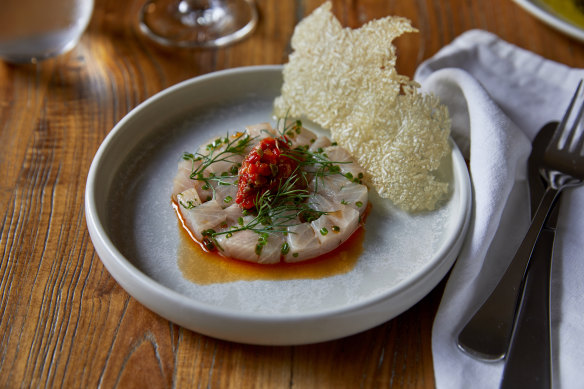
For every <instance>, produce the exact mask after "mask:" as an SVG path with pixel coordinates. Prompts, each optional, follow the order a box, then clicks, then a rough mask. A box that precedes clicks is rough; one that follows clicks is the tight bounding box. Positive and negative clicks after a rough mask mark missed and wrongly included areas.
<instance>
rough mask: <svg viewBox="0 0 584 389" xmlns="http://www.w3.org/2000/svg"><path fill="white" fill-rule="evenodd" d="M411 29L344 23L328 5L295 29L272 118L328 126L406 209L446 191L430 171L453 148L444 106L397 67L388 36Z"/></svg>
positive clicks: (428, 206)
mask: <svg viewBox="0 0 584 389" xmlns="http://www.w3.org/2000/svg"><path fill="white" fill-rule="evenodd" d="M414 31H416V29H415V28H413V27H412V26H411V25H410V22H409V21H408V20H407V19H405V18H401V17H392V16H389V17H385V18H382V19H378V20H373V21H370V22H368V23H367V24H365V25H363V26H362V27H361V28H359V29H350V28H343V27H342V26H341V24H340V23H339V21H338V20H337V19H336V18H335V17H334V15H333V14H332V12H331V4H330V2H327V3H325V4H323V5H322V6H320V7H319V8H317V9H316V10H315V11H314V12H313V13H312V14H310V15H309V16H307V17H306V18H304V19H303V20H302V21H301V22H300V23H299V24H298V25H297V26H296V29H295V30H294V35H293V37H292V48H293V50H294V51H293V53H292V54H290V58H289V62H288V63H287V64H286V65H284V84H283V86H282V90H281V96H279V97H278V98H276V100H275V102H274V111H275V114H276V115H277V116H280V117H284V116H289V117H306V118H308V119H310V120H312V121H314V122H315V123H317V124H319V125H321V126H322V127H323V128H326V129H328V130H330V131H331V135H332V137H333V138H334V139H335V140H336V141H337V142H338V143H339V144H340V145H341V146H343V147H344V148H346V149H347V150H348V151H349V152H351V154H352V155H353V156H354V157H355V158H356V159H357V160H358V162H359V164H361V166H363V168H364V169H365V170H366V172H367V175H368V177H367V178H368V180H369V182H370V184H371V185H372V186H373V187H374V188H375V189H376V190H377V192H378V193H379V195H380V196H381V197H384V198H389V199H390V200H392V201H393V202H394V203H395V204H396V205H398V206H399V207H401V208H403V209H405V210H408V211H422V210H432V209H435V208H436V207H437V203H438V201H439V200H440V199H441V198H443V196H444V194H445V193H446V192H447V191H448V184H447V183H444V182H439V181H437V180H436V178H435V176H434V174H433V173H432V171H434V170H436V169H437V168H438V166H439V165H440V160H441V159H442V157H443V156H445V155H447V153H449V151H450V146H449V144H448V137H449V134H450V119H449V116H448V112H447V109H446V107H445V106H443V105H441V104H440V103H439V102H438V99H437V98H436V97H435V96H432V95H423V94H421V93H420V92H419V91H418V89H417V88H418V85H417V84H416V83H415V82H414V81H411V80H410V79H409V78H408V77H407V76H403V75H399V74H398V73H397V72H396V70H395V63H396V54H395V47H394V46H393V45H392V44H391V42H392V40H393V39H394V38H396V37H398V36H400V35H401V34H403V33H404V32H414Z"/></svg>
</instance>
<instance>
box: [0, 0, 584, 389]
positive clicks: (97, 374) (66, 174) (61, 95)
mask: <svg viewBox="0 0 584 389" xmlns="http://www.w3.org/2000/svg"><path fill="white" fill-rule="evenodd" d="M141 3H142V0H127V1H124V0H97V1H96V5H95V12H94V15H93V18H92V21H91V24H90V26H89V28H88V30H87V32H86V33H85V35H84V36H83V39H82V40H81V42H80V44H79V45H78V46H77V47H76V48H75V49H74V50H73V51H72V52H71V53H69V54H67V55H64V56H61V57H58V58H56V59H52V60H48V61H45V62H41V63H39V64H36V65H26V66H13V65H8V64H5V63H2V62H0V172H1V179H0V188H1V190H0V210H1V211H2V214H1V215H0V216H1V227H0V234H1V239H0V242H1V243H0V249H1V261H0V387H40V386H42V387H45V386H49V387H70V388H85V387H96V386H102V387H115V386H119V387H140V388H143V387H171V386H172V387H210V388H219V387H221V388H223V387H236V388H239V387H269V388H274V387H299V388H307V387H315V388H325V387H329V388H341V387H346V388H356V387H408V388H409V387H421V388H432V387H434V373H433V367H432V354H431V342H430V339H431V327H432V321H433V318H434V315H435V312H436V310H437V308H438V304H439V302H440V298H441V294H442V290H443V287H444V282H443V283H441V284H440V286H439V287H437V288H436V289H435V290H434V291H433V292H431V293H430V294H429V295H428V296H427V297H426V298H424V299H423V300H422V301H421V302H419V303H418V304H417V305H415V306H414V307H413V308H411V309H410V310H408V311H407V312H405V313H403V314H402V315H400V316H399V317H397V318H395V319H393V320H391V321H389V322H387V323H385V324H383V325H380V326H378V327H376V328H373V329H371V330H369V331H366V332H364V333H361V334H358V335H354V336H350V337H348V338H345V339H340V340H336V341H331V342H326V343H321V344H315V345H307V346H296V347H259V346H249V345H242V344H235V343H230V342H226V341H221V340H216V339H212V338H209V337H206V336H202V335H199V334H196V333H193V332H191V331H189V330H185V329H183V328H181V327H179V326H177V325H174V324H172V323H170V322H168V321H167V320H165V319H163V318H161V317H159V316H158V315H156V314H154V313H152V312H150V311H149V310H147V309H146V308H145V307H144V306H142V305H141V304H140V303H138V302H137V301H136V300H134V299H133V298H132V297H130V296H129V295H128V294H127V293H126V292H125V291H124V290H123V289H122V288H121V287H120V286H119V285H118V284H117V283H116V282H115V281H114V280H113V278H112V277H111V276H110V275H109V273H108V272H107V270H106V269H105V268H104V266H103V265H102V263H101V262H100V260H99V258H98V257H97V255H96V253H95V251H94V248H93V246H92V243H91V241H90V238H89V234H88V232H87V228H86V225H85V219H84V217H85V215H84V209H83V196H84V186H85V180H86V176H87V172H88V169H89V166H90V163H91V160H92V158H93V155H94V153H95V152H96V150H97V148H98V147H99V145H100V143H101V142H102V140H103V139H104V137H105V136H106V134H107V133H108V132H109V131H110V130H111V129H112V127H113V126H114V125H115V123H116V122H117V121H118V120H120V119H121V118H122V117H123V116H124V115H125V114H127V113H128V112H129V111H130V110H131V109H132V108H134V107H135V106H136V105H137V104H139V103H140V102H141V101H143V100H145V99H146V98H148V97H149V96H151V95H153V94H154V93H156V92H158V91H160V90H162V89H164V88H166V87H169V86H171V85H173V84H175V83H177V82H179V81H182V80H185V79H188V78H191V77H194V76H197V75H200V74H204V73H208V72H211V71H215V70H219V69H225V68H231V67H236V66H246V65H258V64H278V63H283V62H286V60H287V56H288V53H289V41H290V37H291V34H292V31H293V28H294V26H295V24H296V23H297V22H298V21H299V18H301V17H302V16H303V15H306V14H308V13H309V12H311V11H312V10H313V9H314V8H316V6H318V5H319V4H320V3H321V1H317V0H304V1H303V0H296V1H292V0H283V1H276V0H260V1H258V7H259V10H260V14H261V20H260V23H259V27H258V29H257V30H256V31H255V33H254V34H253V36H252V37H250V38H249V39H247V40H245V41H244V42H241V43H239V44H237V45H235V46H232V47H229V48H226V49H220V50H208V51H197V50H184V49H183V50H174V49H172V50H171V49H165V48H162V47H159V46H157V45H156V44H153V43H151V42H150V41H149V40H147V39H146V38H144V37H143V36H142V35H141V34H140V32H139V31H138V29H137V25H136V20H137V13H138V10H139V7H140V6H141ZM334 12H335V14H336V15H337V16H338V18H339V19H340V20H341V22H342V23H343V24H344V25H346V26H351V27H358V26H359V25H361V24H362V23H363V22H365V21H368V20H370V19H373V18H378V17H382V16H385V15H389V14H395V15H401V16H405V17H408V18H410V19H411V20H412V22H413V24H414V25H415V26H417V27H418V28H419V29H420V33H419V34H417V35H408V36H405V37H402V38H399V40H398V41H397V47H398V53H399V63H398V70H399V71H400V72H401V73H403V74H406V75H409V76H412V75H413V73H414V71H415V68H416V67H417V65H418V64H419V63H420V62H421V61H423V60H424V59H426V58H428V57H430V56H432V55H433V54H435V53H436V52H437V50H439V49H440V48H441V47H442V46H444V45H445V44H447V43H449V42H450V41H451V40H452V39H454V38H455V37H456V36H457V35H459V34H461V33H462V32H464V31H466V30H469V29H473V28H480V29H485V30H489V31H492V32H494V33H496V34H498V35H499V36H501V37H502V38H504V39H505V40H507V41H509V42H511V43H514V44H516V45H518V46H521V47H523V48H526V49H528V50H532V51H534V52H536V53H538V54H540V55H542V56H544V57H547V58H549V59H552V60H555V61H559V62H563V63H565V64H567V65H569V66H577V67H584V45H582V44H580V43H578V42H576V41H574V40H572V39H570V38H568V37H566V36H563V35H561V34H559V33H558V32H556V31H554V30H552V29H550V28H548V27H547V26H545V25H544V24H542V23H541V22H539V21H538V20H536V19H534V18H533V17H532V16H530V15H528V14H527V13H525V12H524V11H523V10H522V9H520V8H519V7H518V6H517V5H515V4H514V3H513V2H512V1H510V0H492V1H479V0H450V1H447V0H441V1H439V0H420V1H384V2H382V1H374V0H353V1H349V0H344V1H343V0H338V1H334Z"/></svg>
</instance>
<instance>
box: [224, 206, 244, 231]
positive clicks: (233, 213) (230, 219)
mask: <svg viewBox="0 0 584 389" xmlns="http://www.w3.org/2000/svg"><path fill="white" fill-rule="evenodd" d="M224 211H225V216H226V219H227V224H228V225H230V226H232V225H237V221H238V220H239V218H240V217H241V218H243V212H242V210H241V208H240V207H239V205H237V204H232V205H230V206H228V207H227V208H225V209H224Z"/></svg>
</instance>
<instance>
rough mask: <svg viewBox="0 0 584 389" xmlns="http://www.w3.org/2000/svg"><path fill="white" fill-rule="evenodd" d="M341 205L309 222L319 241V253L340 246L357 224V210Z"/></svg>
mask: <svg viewBox="0 0 584 389" xmlns="http://www.w3.org/2000/svg"><path fill="white" fill-rule="evenodd" d="M341 206H342V208H341V209H339V210H337V211H334V212H332V213H330V214H327V215H323V216H321V217H319V218H318V219H317V220H315V221H313V222H312V223H310V224H311V226H312V228H313V229H314V233H315V234H316V236H317V237H318V240H319V241H320V245H321V254H324V253H327V252H329V251H331V250H334V249H335V248H337V247H338V246H340V245H341V243H343V242H344V241H345V240H347V239H349V237H350V236H351V235H352V234H353V232H355V230H356V229H357V227H358V226H359V212H358V211H357V210H355V209H353V208H351V207H348V206H346V205H342V204H341Z"/></svg>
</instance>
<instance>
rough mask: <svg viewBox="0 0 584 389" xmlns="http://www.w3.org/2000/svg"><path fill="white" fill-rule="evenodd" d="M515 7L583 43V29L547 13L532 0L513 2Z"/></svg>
mask: <svg viewBox="0 0 584 389" xmlns="http://www.w3.org/2000/svg"><path fill="white" fill-rule="evenodd" d="M513 1H514V2H515V3H516V4H517V5H519V6H520V7H521V8H523V9H524V10H525V11H527V12H528V13H530V14H531V15H533V16H535V17H536V18H537V19H539V20H541V21H542V22H544V23H546V24H547V25H549V26H550V27H553V28H555V29H556V30H558V31H560V32H562V33H564V34H566V35H568V36H570V37H572V38H574V39H577V40H579V41H581V42H584V29H582V28H581V27H578V26H576V25H575V24H573V23H570V22H569V21H567V20H565V19H563V18H561V17H560V16H558V15H556V14H554V13H552V12H549V11H547V10H546V9H544V8H543V7H542V6H541V5H540V4H539V3H538V2H534V1H533V0H513Z"/></svg>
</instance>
